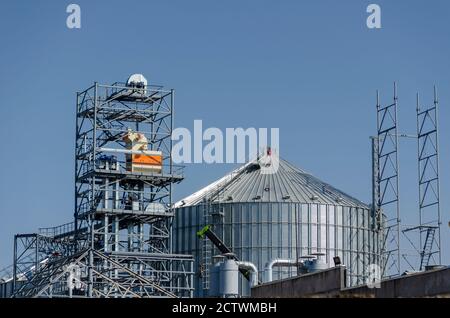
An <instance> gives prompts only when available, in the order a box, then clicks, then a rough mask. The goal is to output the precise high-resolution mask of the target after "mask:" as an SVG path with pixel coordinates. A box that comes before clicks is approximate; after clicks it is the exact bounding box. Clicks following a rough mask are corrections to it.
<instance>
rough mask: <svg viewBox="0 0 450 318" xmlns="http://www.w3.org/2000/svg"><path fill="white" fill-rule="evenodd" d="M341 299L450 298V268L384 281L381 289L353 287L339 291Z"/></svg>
mask: <svg viewBox="0 0 450 318" xmlns="http://www.w3.org/2000/svg"><path fill="white" fill-rule="evenodd" d="M340 296H341V297H373V298H401V297H407V298H411V297H450V268H448V267H447V268H443V269H435V270H430V271H425V272H421V273H415V274H410V275H407V276H401V277H398V278H393V279H388V280H384V281H383V282H382V283H381V288H368V287H366V286H363V287H355V288H347V289H344V290H342V291H341V293H340Z"/></svg>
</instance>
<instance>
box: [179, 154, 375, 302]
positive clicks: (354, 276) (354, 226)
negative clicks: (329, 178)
mask: <svg viewBox="0 0 450 318" xmlns="http://www.w3.org/2000/svg"><path fill="white" fill-rule="evenodd" d="M267 157H268V155H265V156H263V157H261V158H259V159H257V160H255V161H252V162H249V163H247V164H245V165H243V166H242V167H240V168H238V169H237V170H235V171H233V172H231V173H230V174H228V175H226V176H224V177H223V178H221V179H219V180H217V181H216V182H214V183H212V184H210V185H208V186H207V187H205V188H203V189H201V190H200V191H198V192H196V193H194V194H192V195H190V196H188V197H186V198H184V199H183V200H180V201H179V202H177V203H176V205H175V208H176V214H175V215H176V216H175V220H174V226H173V234H174V237H173V245H174V251H175V252H176V253H186V254H193V255H194V257H195V265H194V268H195V277H194V287H195V295H196V296H197V297H201V296H207V290H208V289H209V283H210V282H209V271H210V268H211V264H213V263H214V260H213V258H214V256H215V255H217V254H219V252H218V250H216V249H215V248H213V246H212V245H211V243H210V242H209V241H208V240H207V239H201V238H199V237H198V236H197V235H196V232H197V231H198V230H199V229H201V228H202V227H203V226H204V225H205V224H212V225H213V229H214V232H215V233H216V234H218V236H220V237H221V239H222V240H223V241H224V242H225V244H226V245H227V246H228V247H229V248H230V249H231V250H232V251H233V253H235V254H236V255H237V257H238V258H239V259H241V260H243V261H249V262H252V263H254V264H255V265H256V266H257V268H258V272H259V280H260V281H264V277H265V276H264V274H265V273H264V269H265V266H266V264H268V263H269V262H271V261H272V260H274V259H277V258H278V259H279V258H281V259H290V260H299V259H302V258H305V257H309V256H311V255H323V256H321V257H322V258H323V260H324V261H325V263H327V264H328V266H333V264H334V262H333V261H334V260H333V258H334V257H335V256H339V258H340V260H341V262H342V264H344V265H345V266H346V267H347V269H348V272H349V275H348V278H347V279H348V282H347V283H348V284H349V285H356V284H359V283H364V281H365V279H366V277H367V272H368V268H369V264H378V262H379V258H378V256H377V255H378V253H377V250H378V249H377V246H376V245H377V243H376V242H378V234H377V232H376V231H373V230H372V224H373V223H372V222H373V217H372V210H371V208H370V207H369V206H368V205H366V204H364V203H362V202H361V201H359V200H357V199H355V198H353V197H351V196H349V195H347V194H346V193H344V192H342V191H339V190H337V189H336V188H334V187H332V186H331V185H329V184H327V183H325V182H322V181H320V180H319V179H317V178H315V177H314V176H312V175H311V174H309V173H307V172H305V171H303V170H301V169H298V168H296V167H294V166H293V165H292V164H290V163H288V162H287V161H285V160H283V159H279V160H278V161H277V162H278V167H277V168H278V169H276V170H274V171H273V173H264V171H263V170H264V169H265V168H266V167H267ZM296 274H297V267H281V266H280V267H276V268H274V270H273V274H272V275H273V279H274V280H275V279H280V278H285V277H289V276H293V275H296ZM239 285H240V287H239V288H240V292H241V294H242V295H248V294H249V287H248V283H246V281H245V279H244V278H243V277H241V278H240V283H239Z"/></svg>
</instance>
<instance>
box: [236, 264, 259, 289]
mask: <svg viewBox="0 0 450 318" xmlns="http://www.w3.org/2000/svg"><path fill="white" fill-rule="evenodd" d="M236 264H237V265H238V266H239V269H246V270H249V271H250V288H251V287H254V286H256V285H258V268H257V267H256V265H255V264H253V263H251V262H243V261H239V262H236Z"/></svg>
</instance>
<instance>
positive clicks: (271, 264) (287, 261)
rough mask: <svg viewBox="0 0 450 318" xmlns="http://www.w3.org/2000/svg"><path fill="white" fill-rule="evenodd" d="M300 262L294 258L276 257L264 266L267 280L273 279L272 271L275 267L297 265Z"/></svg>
mask: <svg viewBox="0 0 450 318" xmlns="http://www.w3.org/2000/svg"><path fill="white" fill-rule="evenodd" d="M297 265H298V262H297V261H295V260H293V259H283V258H275V259H273V260H272V261H270V262H268V263H267V264H266V267H265V268H264V272H265V273H266V282H271V281H272V273H273V267H275V266H288V267H294V266H295V267H296V266H297Z"/></svg>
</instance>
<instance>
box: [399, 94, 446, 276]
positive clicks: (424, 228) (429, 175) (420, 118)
mask: <svg viewBox="0 0 450 318" xmlns="http://www.w3.org/2000/svg"><path fill="white" fill-rule="evenodd" d="M416 115H417V163H418V187H419V225H418V226H414V227H409V228H407V229H405V230H404V231H403V233H404V234H405V235H406V237H407V239H408V240H409V242H410V243H411V245H412V246H413V248H414V251H415V254H413V255H407V256H409V257H407V256H405V259H406V260H407V263H408V265H409V266H410V267H411V269H413V270H424V269H425V267H426V266H428V265H440V264H441V233H440V227H441V211H440V184H439V128H438V97H437V91H436V87H434V101H433V104H432V105H431V106H422V105H421V102H420V98H419V94H417V99H416Z"/></svg>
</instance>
